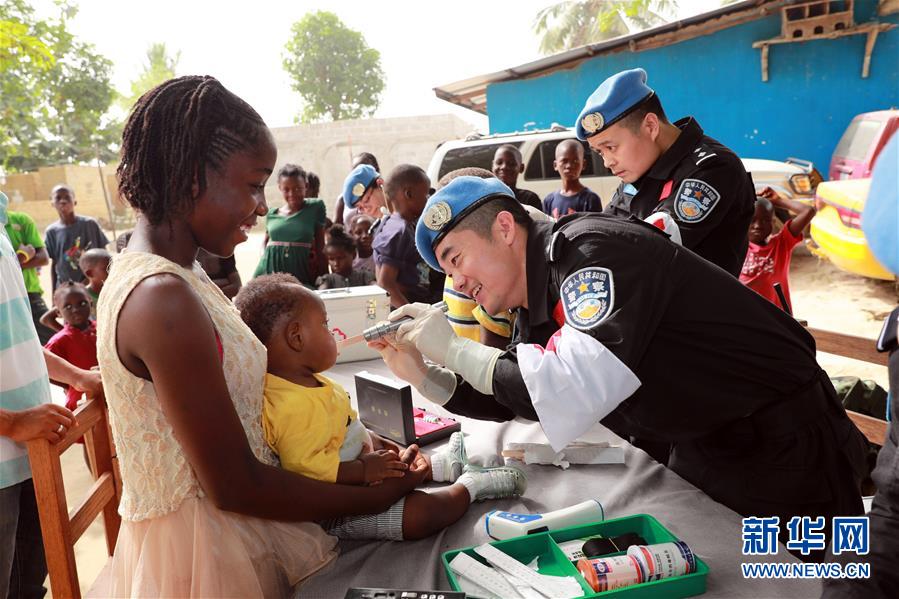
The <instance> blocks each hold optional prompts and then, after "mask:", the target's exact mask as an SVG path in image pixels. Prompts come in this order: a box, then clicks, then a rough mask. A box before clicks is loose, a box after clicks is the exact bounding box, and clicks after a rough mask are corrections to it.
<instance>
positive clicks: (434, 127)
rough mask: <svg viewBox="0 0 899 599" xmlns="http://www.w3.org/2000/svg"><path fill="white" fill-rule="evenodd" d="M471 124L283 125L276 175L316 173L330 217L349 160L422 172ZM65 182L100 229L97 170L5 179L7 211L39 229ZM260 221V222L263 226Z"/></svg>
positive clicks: (447, 119)
mask: <svg viewBox="0 0 899 599" xmlns="http://www.w3.org/2000/svg"><path fill="white" fill-rule="evenodd" d="M472 129H473V128H472V125H471V124H470V123H468V122H467V121H464V120H462V119H460V118H459V117H457V116H455V115H450V114H442V115H426V116H413V117H399V118H389V119H358V120H350V121H337V122H332V123H316V124H312V125H298V126H295V127H281V128H276V129H273V130H272V134H273V135H274V138H275V144H276V145H277V147H278V161H277V162H276V164H275V172H276V173H277V171H278V169H279V168H281V166H283V165H284V164H285V163H288V162H292V163H295V164H299V165H300V166H302V167H303V168H304V169H306V170H307V171H312V172H314V173H316V174H317V175H318V176H319V177H320V178H321V181H322V185H321V193H320V197H321V198H322V199H324V200H325V203H326V205H327V207H328V215H329V216H332V217H333V214H334V204H335V202H336V200H337V197H338V196H339V195H340V194H341V192H342V186H343V180H344V179H345V178H346V176H347V174H349V171H350V164H351V162H352V156H354V155H355V154H358V153H359V152H371V153H372V154H374V155H375V156H376V157H377V158H378V162H379V164H380V166H381V171H382V172H381V174H382V175H384V176H385V177H386V176H387V174H388V173H389V172H390V170H391V169H392V168H393V167H395V166H396V165H398V164H403V163H411V164H417V165H419V166H421V167H422V168H424V169H426V168H427V166H428V162H429V161H430V160H431V156H433V154H434V150H436V149H437V147H438V146H439V145H440V144H441V143H443V142H445V141H449V140H451V139H459V138H462V137H464V136H465V135H467V134H468V133H470V132H471V131H472ZM116 166H117V165H116V164H111V165H106V166H104V167H103V169H102V170H103V177H104V180H105V182H106V191H107V194H108V195H109V198H110V202H111V203H112V206H113V209H114V210H115V211H116V212H117V213H120V214H127V213H128V210H129V208H127V207H126V206H125V204H124V203H122V202H121V201H120V200H118V187H117V185H116V180H115V169H116ZM59 183H66V184H67V185H69V186H70V187H72V189H74V190H75V199H76V200H77V202H78V205H77V208H76V211H77V212H78V213H79V214H83V215H85V216H92V217H94V218H97V219H98V220H100V221H101V223H103V224H104V225H107V224H108V222H109V215H108V212H107V208H106V202H105V200H104V197H103V190H102V187H101V184H100V173H99V172H98V171H97V167H95V166H80V165H62V166H49V167H43V168H40V169H38V170H37V171H34V172H30V173H16V174H11V175H7V177H6V184H5V185H2V186H0V189H2V191H3V192H4V193H6V195H7V196H9V198H10V209H11V210H16V211H19V212H26V213H28V214H29V215H31V217H32V218H34V219H35V221H36V222H37V224H38V226H39V227H40V229H41V230H43V229H44V227H46V226H47V225H49V224H50V223H51V222H53V221H55V220H56V218H57V215H56V211H55V210H54V209H53V206H52V205H51V204H50V201H49V197H50V190H51V189H53V187H54V186H55V185H57V184H59ZM265 194H266V196H265V197H266V200H267V201H268V203H269V205H271V206H280V205H281V204H282V203H283V199H282V198H281V193H280V192H279V191H278V183H277V177H276V176H273V177H272V178H271V179H270V180H269V183H268V185H267V186H266V189H265ZM262 226H263V219H260V225H259V227H260V228H261V227H262Z"/></svg>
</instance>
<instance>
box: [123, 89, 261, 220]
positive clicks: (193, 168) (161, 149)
mask: <svg viewBox="0 0 899 599" xmlns="http://www.w3.org/2000/svg"><path fill="white" fill-rule="evenodd" d="M267 135H269V134H268V129H267V127H266V125H265V122H264V121H263V120H262V117H260V116H259V114H258V113H257V112H256V111H255V110H253V108H252V107H251V106H250V105H249V104H247V103H246V102H244V101H243V100H241V99H240V98H238V97H237V96H236V95H234V94H233V93H231V92H230V91H228V90H227V89H225V87H224V86H223V85H222V84H221V83H219V81H218V80H217V79H215V78H214V77H209V76H189V77H178V78H176V79H170V80H169V81H166V82H165V83H162V84H160V85H158V86H157V87H155V88H153V89H151V90H150V91H148V92H147V93H145V94H144V95H143V96H141V97H140V99H139V100H138V101H137V102H136V103H135V105H134V107H133V109H132V111H131V115H130V116H129V117H128V122H127V123H126V124H125V129H124V132H123V133H122V152H121V162H120V164H119V167H118V169H117V170H116V176H117V177H118V181H119V191H120V192H121V194H122V196H123V197H124V198H125V199H126V200H127V201H128V203H129V204H131V206H132V207H134V208H135V209H136V210H138V211H139V212H140V213H141V214H142V215H143V216H144V217H145V218H146V219H147V220H148V221H149V222H150V224H152V225H158V224H160V223H162V222H164V221H166V220H169V221H170V220H171V219H173V218H176V217H179V216H184V215H186V214H188V213H190V211H191V210H192V209H193V205H194V202H195V201H196V197H197V196H199V195H201V194H202V193H203V192H204V191H205V190H206V169H207V168H213V169H216V170H220V169H221V168H222V167H223V165H224V163H225V161H226V160H227V159H228V158H229V157H230V156H232V155H233V154H234V153H236V152H238V151H240V150H244V149H247V148H252V147H254V146H256V144H258V143H259V142H260V141H261V140H262V139H264V138H265V137H266V136H267ZM194 177H196V181H197V183H198V186H199V190H198V192H197V196H195V195H194V194H193V190H192V186H193V182H194Z"/></svg>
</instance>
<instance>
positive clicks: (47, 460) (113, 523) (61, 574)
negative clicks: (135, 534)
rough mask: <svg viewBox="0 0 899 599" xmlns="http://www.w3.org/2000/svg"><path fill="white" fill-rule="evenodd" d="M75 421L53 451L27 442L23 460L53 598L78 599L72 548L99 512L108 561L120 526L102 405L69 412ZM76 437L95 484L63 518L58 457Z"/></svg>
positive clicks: (114, 466) (91, 404)
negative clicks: (27, 462)
mask: <svg viewBox="0 0 899 599" xmlns="http://www.w3.org/2000/svg"><path fill="white" fill-rule="evenodd" d="M75 418H76V419H77V421H78V425H77V426H76V427H74V428H72V429H70V430H69V431H68V433H66V436H65V438H64V439H63V440H61V441H60V442H59V443H56V444H55V445H53V444H50V442H49V441H47V440H45V439H35V440H33V441H29V442H28V457H29V459H30V461H31V474H32V477H33V480H34V493H35V496H36V497H37V507H38V514H39V515H40V520H41V534H42V535H43V538H44V552H45V553H46V555H47V569H48V571H49V574H50V587H51V589H52V591H53V595H54V596H55V597H65V598H69V597H72V598H75V599H80V597H81V590H80V587H79V584H78V572H77V570H76V567H75V551H74V545H75V542H76V541H77V540H78V539H79V538H80V537H81V535H82V534H84V531H85V530H87V527H88V526H90V524H91V522H93V520H94V518H96V517H97V514H99V513H101V512H102V513H103V522H104V525H105V528H106V548H107V551H108V553H109V555H112V553H113V550H114V549H115V544H116V538H117V537H118V535H119V525H120V524H121V518H120V517H119V514H118V507H119V499H120V497H121V486H120V484H119V483H118V482H117V481H118V480H119V476H118V470H117V464H116V460H115V451H114V446H113V443H112V436H111V434H110V430H109V421H108V415H107V412H106V403H105V402H104V401H103V400H102V399H91V400H88V401H87V402H85V403H84V404H82V405H81V406H79V407H78V409H77V410H75ZM82 436H84V438H85V441H86V443H87V451H88V459H89V461H90V464H91V471H92V473H93V475H94V479H95V480H94V484H93V486H92V487H91V488H90V491H89V492H88V494H87V497H85V498H84V500H83V501H82V502H81V503H80V504H79V505H78V507H76V508H75V509H74V510H72V511H71V512H69V511H68V509H67V506H66V495H65V488H64V486H63V479H62V468H61V466H60V461H59V456H60V455H61V454H62V453H63V452H64V451H65V450H66V449H68V448H69V447H70V446H71V445H72V444H73V443H75V441H77V440H78V439H79V438H80V437H82ZM107 566H108V563H107ZM104 570H105V568H104ZM102 575H103V574H102V573H101V576H102Z"/></svg>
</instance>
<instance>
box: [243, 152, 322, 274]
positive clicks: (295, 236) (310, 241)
mask: <svg viewBox="0 0 899 599" xmlns="http://www.w3.org/2000/svg"><path fill="white" fill-rule="evenodd" d="M278 190H279V191H280V192H281V195H282V196H283V197H284V205H283V206H281V207H280V208H271V209H270V210H269V211H268V215H267V216H266V220H265V244H264V247H265V249H264V251H263V254H262V259H261V260H259V265H258V266H257V267H256V272H255V273H253V276H254V277H258V276H259V275H264V274H271V273H275V272H285V273H288V274H291V275H293V276H295V277H296V278H297V279H298V280H299V281H300V282H301V283H303V284H304V285H306V286H308V287H310V288H312V286H313V284H314V283H315V279H316V277H317V276H318V275H320V274H324V273H326V272H328V266H327V262H326V261H325V255H324V240H325V204H324V202H322V201H321V200H319V199H306V172H305V171H304V170H303V169H302V168H301V167H299V166H297V165H295V164H285V165H284V166H283V167H281V170H280V171H278Z"/></svg>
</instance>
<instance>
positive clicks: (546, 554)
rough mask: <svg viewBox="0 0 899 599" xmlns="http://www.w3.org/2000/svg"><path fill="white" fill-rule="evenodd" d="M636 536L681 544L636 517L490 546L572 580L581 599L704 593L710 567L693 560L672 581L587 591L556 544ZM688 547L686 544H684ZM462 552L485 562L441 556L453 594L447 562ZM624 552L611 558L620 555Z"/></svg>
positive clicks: (653, 521)
mask: <svg viewBox="0 0 899 599" xmlns="http://www.w3.org/2000/svg"><path fill="white" fill-rule="evenodd" d="M629 532H632V533H637V534H639V535H640V536H641V537H643V538H644V539H646V543H647V544H648V545H655V544H657V543H669V542H672V541H677V540H680V539H678V538H677V537H676V536H674V535H673V534H671V533H670V532H668V530H667V529H666V528H665V527H664V526H662V525H661V524H659V521H658V520H656V519H655V518H653V517H652V516H650V515H647V514H637V515H634V516H626V517H624V518H615V519H614V520H605V521H603V522H594V523H593V524H584V525H581V526H572V527H569V528H562V529H559V530H554V531H552V532H540V533H536V534H531V535H525V536H521V537H515V538H514V539H507V540H505V541H494V542H493V543H490V544H491V545H493V546H494V547H496V548H497V549H499V550H500V551H502V552H504V553H506V554H508V555H510V556H511V557H513V558H515V559H517V560H518V561H520V562H521V563H523V564H527V563H529V562H530V561H531V560H533V559H534V558H535V557H536V558H538V561H537V571H538V572H540V573H541V574H550V575H552V576H574V577H575V578H576V579H577V581H578V582H579V583H580V585H581V588H582V589H584V595H583V597H585V598H586V597H602V598H606V597H615V598H619V597H622V598H628V599H630V598H634V597H640V598H641V599H642V598H648V599H654V598H656V597H658V598H662V597H674V598H676V597H692V596H694V595H701V594H703V593H705V579H706V576H707V575H708V573H709V567H708V566H707V565H706V563H705V562H704V561H702V560H701V559H699V557H698V556H697V557H696V571H695V572H692V573H690V574H686V575H684V576H677V577H674V578H663V579H661V580H654V581H652V582H644V583H642V584H637V585H634V586H630V587H625V588H623V589H615V590H612V591H605V592H602V593H597V592H595V591H594V590H593V589H591V588H590V585H588V584H587V581H586V580H584V577H583V576H581V574H580V572H578V569H577V568H576V567H575V566H574V565H573V564H572V563H571V562H570V561H568V560H567V559H566V558H565V554H564V553H563V552H562V550H561V549H560V548H559V546H558V545H557V543H564V542H565V541H571V540H573V539H580V538H582V537H589V536H594V535H602V536H604V537H615V536H618V535H622V534H625V533H629ZM684 540H685V539H684ZM686 542H687V544H688V545H689V544H690V543H689V541H686ZM461 552H465V553H467V554H468V555H470V556H471V557H473V558H474V559H476V560H478V561H479V562H481V563H482V564H485V565H486V564H487V562H486V561H485V560H484V559H483V558H482V557H481V556H480V555H478V554H477V553H475V551H474V547H465V548H464V549H453V550H451V551H447V552H445V553H444V554H443V556H442V559H443V569H444V571H445V572H446V578H447V580H448V581H449V584H450V586H451V587H452V588H453V590H455V591H460V590H461V589H460V588H459V581H458V580H457V579H456V575H455V574H454V573H453V571H452V570H451V569H450V567H449V563H450V561H452V559H453V558H454V557H456V555H458V554H459V553H461ZM623 553H624V552H621V553H617V554H613V555H621V554H623Z"/></svg>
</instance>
